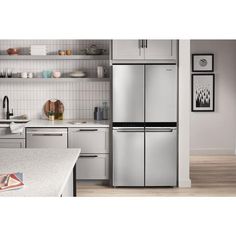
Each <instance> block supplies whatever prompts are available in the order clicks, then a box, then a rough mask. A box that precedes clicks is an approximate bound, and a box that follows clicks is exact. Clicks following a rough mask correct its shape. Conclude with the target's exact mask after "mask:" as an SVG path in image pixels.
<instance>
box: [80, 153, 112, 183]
mask: <svg viewBox="0 0 236 236" xmlns="http://www.w3.org/2000/svg"><path fill="white" fill-rule="evenodd" d="M76 179H81V180H82V179H96V180H99V179H101V180H105V179H109V155H108V154H81V155H80V157H79V159H78V161H77V165H76Z"/></svg>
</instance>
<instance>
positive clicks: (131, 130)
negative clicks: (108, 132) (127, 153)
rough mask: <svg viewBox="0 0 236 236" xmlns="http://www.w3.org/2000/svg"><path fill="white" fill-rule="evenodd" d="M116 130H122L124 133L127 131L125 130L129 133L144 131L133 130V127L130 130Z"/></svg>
mask: <svg viewBox="0 0 236 236" xmlns="http://www.w3.org/2000/svg"><path fill="white" fill-rule="evenodd" d="M116 132H119V133H121V132H122V133H125V132H126V133H127V132H128V133H130V132H134V133H137V132H144V130H133V129H130V130H128V129H127V130H117V131H116Z"/></svg>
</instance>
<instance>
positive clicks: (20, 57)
mask: <svg viewBox="0 0 236 236" xmlns="http://www.w3.org/2000/svg"><path fill="white" fill-rule="evenodd" d="M0 60H109V55H71V56H60V55H45V56H31V55H12V56H9V55H0Z"/></svg>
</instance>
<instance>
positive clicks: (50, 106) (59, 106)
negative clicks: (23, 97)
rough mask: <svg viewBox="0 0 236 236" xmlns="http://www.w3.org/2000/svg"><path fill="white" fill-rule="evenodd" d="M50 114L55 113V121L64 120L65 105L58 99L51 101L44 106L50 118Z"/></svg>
mask: <svg viewBox="0 0 236 236" xmlns="http://www.w3.org/2000/svg"><path fill="white" fill-rule="evenodd" d="M49 112H53V113H54V114H55V120H58V119H62V118H61V117H63V115H62V116H61V114H63V113H64V105H63V103H62V102H61V101H60V100H58V99H50V100H48V101H47V102H46V103H45V104H44V113H45V115H46V116H47V117H49Z"/></svg>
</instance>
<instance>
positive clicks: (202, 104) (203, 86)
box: [192, 74, 215, 112]
mask: <svg viewBox="0 0 236 236" xmlns="http://www.w3.org/2000/svg"><path fill="white" fill-rule="evenodd" d="M214 103H215V75H214V74H193V75H192V111H194V112H212V111H214V109H215V108H214Z"/></svg>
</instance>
